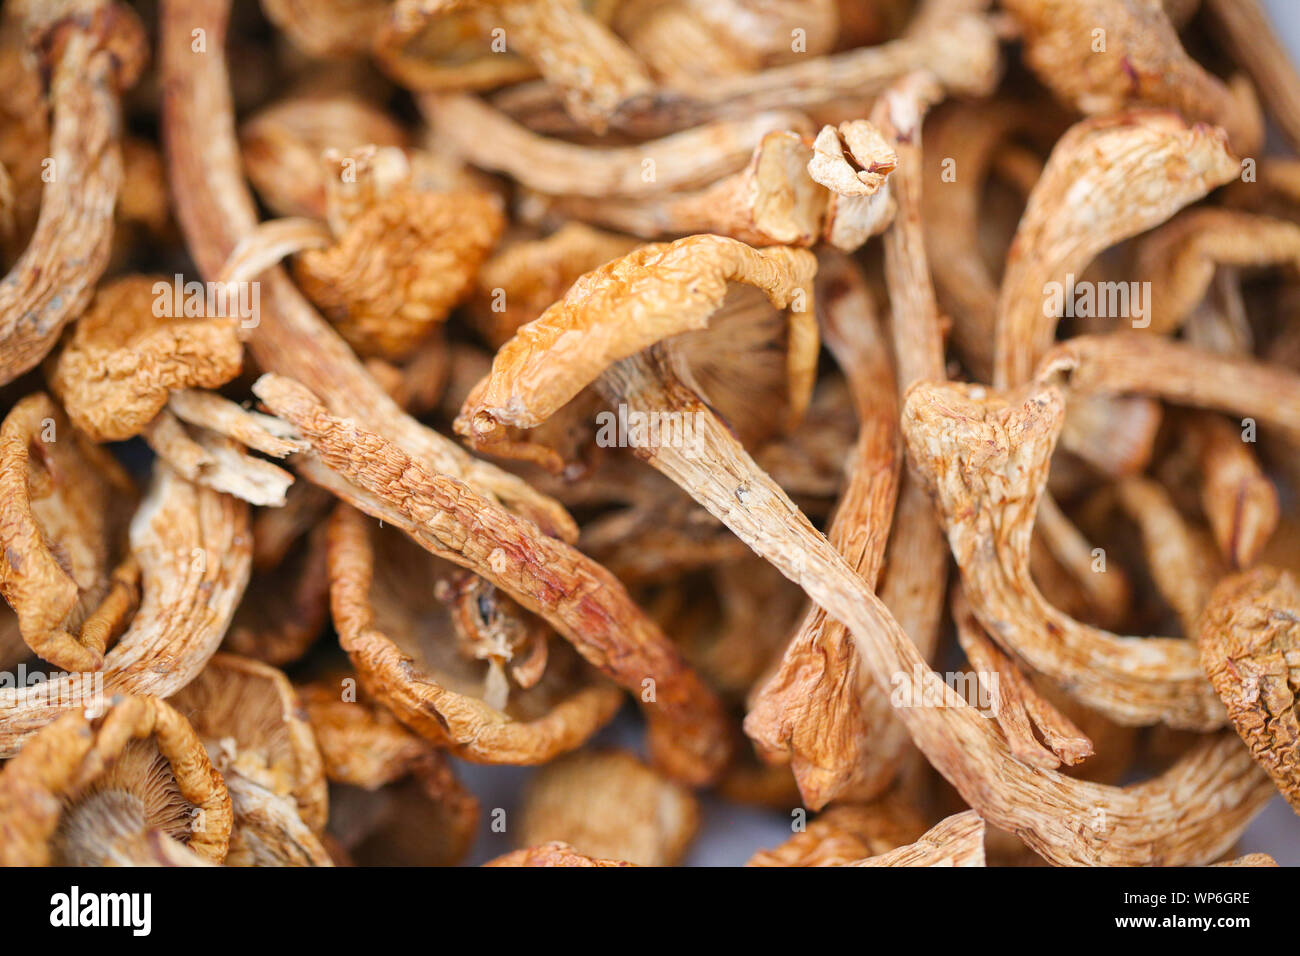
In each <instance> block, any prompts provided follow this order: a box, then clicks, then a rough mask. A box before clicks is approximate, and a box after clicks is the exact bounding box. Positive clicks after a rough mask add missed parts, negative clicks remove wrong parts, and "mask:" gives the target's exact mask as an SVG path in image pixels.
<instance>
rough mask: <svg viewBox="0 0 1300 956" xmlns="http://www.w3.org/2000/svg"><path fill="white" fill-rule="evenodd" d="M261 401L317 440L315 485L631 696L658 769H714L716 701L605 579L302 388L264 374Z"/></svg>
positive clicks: (721, 748)
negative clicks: (493, 591)
mask: <svg viewBox="0 0 1300 956" xmlns="http://www.w3.org/2000/svg"><path fill="white" fill-rule="evenodd" d="M257 393H258V397H260V398H261V399H262V400H263V401H264V402H266V403H267V405H269V406H270V407H271V409H272V411H274V412H276V413H277V414H278V415H280V416H281V417H283V418H285V419H286V420H288V421H289V422H291V423H292V424H293V425H294V427H295V428H296V429H297V430H298V431H299V433H301V434H302V436H303V437H304V438H305V439H307V440H308V441H310V442H311V443H312V446H313V449H314V452H315V454H316V455H317V456H319V457H318V458H316V459H314V460H313V459H307V458H305V456H304V458H303V459H302V460H300V461H299V463H298V467H299V469H300V470H301V471H303V472H304V473H305V474H306V475H307V477H308V478H309V479H310V480H312V481H313V482H316V483H317V484H322V485H324V486H325V487H327V488H329V489H330V490H331V491H333V492H334V493H335V494H337V495H340V496H341V497H342V498H343V499H344V500H345V501H348V502H350V503H351V504H353V505H355V506H356V507H358V508H360V509H362V510H364V511H366V512H367V513H368V514H372V515H374V516H376V517H379V518H381V519H382V520H383V521H385V522H388V523H390V524H394V525H396V526H397V527H398V528H401V529H402V530H403V531H405V532H406V533H407V534H409V535H411V536H412V537H413V539H414V540H415V541H417V542H418V543H419V544H420V545H421V547H423V548H425V549H426V550H427V551H429V552H430V553H432V554H433V555H435V556H437V557H440V558H443V559H444V560H447V561H451V562H452V563H454V564H458V565H460V566H462V567H466V568H469V569H470V570H472V571H474V572H475V573H476V574H478V575H479V576H481V577H483V578H484V579H486V580H487V581H489V582H490V583H492V584H493V585H495V586H496V587H498V588H500V589H501V590H502V591H503V592H504V593H506V594H507V595H509V596H510V597H511V598H513V599H514V600H515V601H517V602H518V603H519V604H520V605H521V606H522V607H523V608H525V609H526V610H528V611H530V612H532V613H534V614H537V615H538V616H540V617H542V618H544V619H545V620H546V621H547V622H548V623H549V624H550V625H551V626H552V627H553V628H555V630H556V631H558V632H559V634H560V635H561V636H563V637H564V638H566V639H567V640H569V641H570V642H571V643H572V644H573V645H574V647H575V648H577V650H578V651H579V653H581V654H582V656H583V657H584V658H585V659H586V660H587V661H588V662H590V663H591V664H593V665H595V666H596V667H597V668H598V669H600V670H601V671H602V672H604V673H606V674H608V675H609V676H610V677H612V678H614V679H615V680H616V681H617V682H618V683H620V684H621V685H622V686H624V687H626V688H627V689H629V690H632V691H633V692H634V693H636V694H638V695H639V696H640V698H641V700H642V706H643V708H644V712H645V714H646V718H647V720H648V722H649V724H650V743H651V751H652V754H653V756H654V758H655V761H656V763H657V764H659V765H660V766H661V767H663V768H664V769H667V770H668V771H669V772H670V773H671V774H672V775H673V776H674V777H677V778H679V779H686V780H690V781H702V780H708V779H710V778H712V777H713V776H715V775H716V774H717V773H718V772H720V771H721V769H722V766H723V764H725V763H726V758H727V750H728V741H727V739H726V732H725V729H724V725H723V723H722V713H721V707H720V705H719V703H718V701H717V699H716V698H715V697H714V696H713V694H712V693H711V692H710V691H709V690H708V689H707V688H706V687H705V686H704V685H703V684H702V683H701V682H700V680H699V678H698V677H697V676H696V675H695V674H694V673H693V672H692V671H691V670H690V669H689V668H688V667H686V666H685V664H684V663H683V661H682V660H681V658H680V656H679V654H678V653H677V651H676V650H675V649H674V648H673V647H672V646H671V644H669V642H668V640H667V638H665V637H664V635H663V634H662V633H661V632H660V631H659V630H658V629H657V628H656V627H655V626H654V625H653V624H652V623H651V622H650V621H649V620H648V619H647V618H646V617H645V615H644V614H643V613H642V612H641V611H640V610H639V609H638V608H637V607H636V606H635V605H634V604H633V603H632V601H631V599H630V598H629V597H628V595H627V592H626V591H625V590H624V589H623V587H622V585H620V584H619V583H618V581H617V580H616V579H615V578H614V577H613V576H612V575H611V574H609V572H608V571H606V570H605V569H604V568H601V567H600V566H599V565H596V564H595V563H593V562H591V561H590V560H588V559H586V558H585V557H583V556H582V555H581V554H579V553H578V552H576V551H574V550H573V549H572V548H570V547H569V546H568V545H566V544H564V543H563V542H562V541H559V540H558V539H555V538H549V537H546V536H545V535H542V534H541V533H540V532H539V530H538V528H537V527H536V525H533V524H532V523H531V522H527V521H524V520H522V519H519V518H516V517H514V516H512V515H510V514H509V513H507V512H505V511H504V510H501V509H495V508H493V507H492V505H491V504H490V503H489V502H488V501H487V500H486V499H484V498H483V497H482V496H481V495H479V494H477V493H476V492H475V491H474V490H473V489H471V488H469V487H468V486H466V485H464V484H463V483H461V482H458V481H456V480H455V479H454V478H450V477H449V476H445V475H438V474H434V473H432V472H430V471H428V470H427V469H426V468H424V467H423V466H422V465H420V464H419V463H418V462H415V461H414V460H412V459H411V458H410V457H409V456H408V455H406V454H405V453H404V452H402V451H401V450H400V449H399V448H397V447H396V446H394V445H392V444H391V443H389V442H387V441H385V440H384V439H382V438H380V437H379V436H377V435H374V434H373V433H369V432H364V431H362V430H361V429H359V428H357V427H355V426H353V425H348V424H347V423H345V422H342V421H340V420H339V419H336V418H333V417H332V416H330V415H329V414H328V412H326V410H325V409H324V407H323V406H322V405H321V404H320V403H319V402H318V401H316V400H315V399H314V398H313V397H312V396H311V395H310V393H308V392H307V391H306V390H305V389H303V388H302V387H301V386H298V385H295V384H294V383H292V382H288V381H286V380H283V379H275V378H274V377H270V378H267V377H264V378H263V379H262V380H261V382H259V384H258V386H257ZM362 568H364V566H362ZM359 580H361V579H358V581H359ZM362 600H364V599H363V598H362V597H361V596H360V595H358V603H360V601H362ZM336 614H337V611H336ZM364 621H365V618H364V617H359V618H357V619H356V622H357V624H358V625H361V626H364ZM347 626H348V622H346V621H344V622H341V623H340V627H341V629H343V628H346V627H347ZM384 657H385V659H388V660H392V661H393V664H394V665H396V662H397V660H398V659H399V657H400V655H399V654H398V653H397V652H396V650H385V651H384ZM359 669H360V668H359Z"/></svg>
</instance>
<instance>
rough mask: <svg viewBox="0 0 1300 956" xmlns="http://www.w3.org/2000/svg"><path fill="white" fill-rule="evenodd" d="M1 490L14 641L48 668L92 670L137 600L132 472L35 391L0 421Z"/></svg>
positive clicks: (0, 563)
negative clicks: (130, 537) (130, 528)
mask: <svg viewBox="0 0 1300 956" xmlns="http://www.w3.org/2000/svg"><path fill="white" fill-rule="evenodd" d="M0 496H2V497H0V545H2V546H3V551H2V552H0V593H3V595H4V598H5V600H6V601H8V602H9V606H10V607H12V608H13V609H14V612H15V613H16V614H17V616H18V628H19V630H20V632H21V634H22V639H23V641H24V642H26V644H27V646H28V647H29V648H30V649H31V651H32V652H33V653H35V654H36V655H38V656H39V657H41V658H42V659H44V660H46V661H48V662H49V663H50V664H53V665H54V666H55V667H58V668H62V669H64V670H68V671H96V670H99V669H100V668H101V667H103V666H104V654H105V653H106V652H107V650H108V648H109V645H110V644H111V643H112V642H113V641H114V640H116V639H117V638H118V637H119V635H121V633H122V632H123V631H124V630H125V629H126V626H127V625H128V623H129V622H130V620H131V615H132V614H133V613H134V612H135V610H136V607H137V605H138V603H139V600H140V567H139V565H138V563H137V562H136V560H135V559H134V558H133V556H132V555H130V554H129V553H128V549H127V547H126V526H127V522H128V521H129V520H130V519H129V516H130V511H131V508H132V505H133V500H134V498H135V489H134V486H133V485H132V483H131V479H130V478H129V477H128V476H127V474H126V472H125V471H123V469H122V467H121V466H120V465H118V463H117V462H116V461H115V460H114V459H113V458H112V457H111V456H109V455H108V454H107V453H105V452H104V451H103V450H101V449H100V448H98V447H96V446H95V445H93V444H91V443H90V442H89V441H87V440H86V438H85V436H83V435H81V434H79V433H78V432H77V431H76V430H75V429H73V427H72V425H71V424H70V423H69V422H68V419H67V418H66V416H64V414H63V412H62V411H61V410H60V409H59V407H58V406H57V405H55V404H54V402H53V401H51V400H50V398H49V396H47V395H45V394H44V393H43V392H37V393H36V394H33V395H29V396H28V397H27V398H24V399H22V400H21V401H19V402H18V404H17V405H15V406H14V407H13V409H12V410H11V411H10V412H9V414H8V415H7V416H6V417H5V420H4V423H3V425H0Z"/></svg>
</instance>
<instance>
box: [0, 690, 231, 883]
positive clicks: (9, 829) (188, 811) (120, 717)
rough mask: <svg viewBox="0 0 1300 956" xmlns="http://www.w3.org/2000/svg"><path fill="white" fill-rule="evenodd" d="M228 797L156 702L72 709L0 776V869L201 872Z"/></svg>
mask: <svg viewBox="0 0 1300 956" xmlns="http://www.w3.org/2000/svg"><path fill="white" fill-rule="evenodd" d="M230 827H231V810H230V796H229V794H228V793H227V792H226V786H225V784H224V783H223V782H222V780H221V775H220V774H219V773H217V771H216V770H215V769H214V768H213V766H212V764H211V762H210V761H209V760H208V755H207V753H205V752H204V749H203V744H202V743H200V742H199V738H198V736H197V735H196V734H195V733H194V729H193V728H192V727H191V726H190V725H189V723H188V722H187V721H186V720H185V718H184V717H182V716H181V715H180V714H178V713H177V712H176V711H175V710H173V709H172V708H171V707H169V706H168V705H167V704H165V703H164V702H163V701H161V700H159V699H158V698H156V697H127V698H125V699H122V700H120V701H117V702H115V703H113V704H112V706H110V707H109V708H108V710H107V711H106V712H104V713H103V714H102V715H99V716H94V717H91V716H88V715H87V712H85V711H82V710H73V711H69V712H68V713H66V714H64V715H63V716H62V717H61V718H59V719H58V720H57V721H55V722H54V723H52V724H51V725H50V726H48V727H46V728H45V729H44V730H42V731H41V732H40V733H39V734H37V735H36V736H35V737H33V738H32V739H31V740H30V741H29V742H28V743H27V745H26V746H25V747H24V748H23V750H22V752H21V753H19V754H18V756H16V757H15V758H14V759H12V760H10V761H9V762H8V763H6V764H5V765H4V769H3V770H0V865H4V866H203V865H205V864H212V863H221V862H222V861H223V860H224V859H225V857H226V850H227V846H228V844H229V841H230Z"/></svg>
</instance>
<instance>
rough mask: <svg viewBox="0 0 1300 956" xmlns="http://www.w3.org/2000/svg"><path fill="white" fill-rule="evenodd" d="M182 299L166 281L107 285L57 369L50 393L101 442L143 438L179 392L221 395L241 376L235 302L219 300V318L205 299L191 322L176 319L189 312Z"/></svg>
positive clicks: (135, 279) (138, 278)
mask: <svg viewBox="0 0 1300 956" xmlns="http://www.w3.org/2000/svg"><path fill="white" fill-rule="evenodd" d="M200 288H201V287H200ZM175 293H176V290H175V289H174V287H173V283H172V280H171V279H167V278H165V277H162V276H144V275H135V276H124V277H122V278H119V279H114V280H112V281H111V282H107V283H105V284H104V285H103V286H101V287H100V288H99V289H98V290H97V291H96V293H95V297H94V298H93V299H92V300H91V302H90V304H89V306H87V308H86V311H85V314H84V315H82V316H81V318H80V319H78V320H77V324H76V325H75V326H74V327H73V330H72V334H71V335H70V336H69V337H68V340H67V343H66V344H65V345H64V346H63V347H62V348H61V349H60V351H59V353H58V355H57V356H55V358H54V360H53V361H52V362H51V367H50V372H49V382H50V388H51V389H52V390H53V392H54V394H55V395H56V396H58V399H59V401H60V402H62V403H63V406H64V408H65V409H67V412H68V416H69V417H70V418H71V419H72V421H73V423H74V424H75V425H76V426H77V427H78V428H79V429H81V430H82V431H83V432H85V433H86V434H87V435H89V436H90V437H91V438H93V439H94V440H95V441H121V440H122V439H125V438H130V437H131V436H133V435H138V434H140V432H141V431H142V430H143V429H144V427H145V426H146V425H148V424H149V422H150V421H152V420H153V418H154V416H156V415H157V414H158V413H159V412H160V411H162V410H163V407H164V406H165V405H166V404H167V398H168V396H169V395H170V393H171V392H173V391H176V390H179V389H187V388H216V387H217V386H219V385H224V384H225V383H226V382H228V381H230V380H231V379H232V378H234V377H235V376H236V375H238V374H239V371H240V368H241V367H242V364H243V352H244V350H243V346H242V345H241V344H240V341H239V326H240V318H239V316H238V314H237V307H236V304H235V302H234V299H233V296H232V297H231V301H229V302H227V301H226V298H227V297H226V296H216V297H214V301H215V302H216V303H217V304H218V305H219V306H220V308H219V314H217V315H210V314H208V313H207V307H206V299H207V295H206V293H204V294H202V295H200V297H199V300H198V302H195V303H193V304H194V306H195V311H196V312H197V314H195V315H188V314H184V313H182V314H175V312H174V309H175V307H176V306H177V305H180V306H181V307H182V309H183V310H184V311H185V312H188V311H189V310H188V305H189V303H188V302H187V299H188V298H189V296H186V297H185V298H181V297H179V296H177V295H176V294H175ZM178 299H179V300H180V301H176V300H178ZM199 303H204V304H199Z"/></svg>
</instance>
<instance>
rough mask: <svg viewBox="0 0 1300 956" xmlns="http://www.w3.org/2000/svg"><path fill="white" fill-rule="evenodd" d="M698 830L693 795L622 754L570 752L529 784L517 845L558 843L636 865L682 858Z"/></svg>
mask: <svg viewBox="0 0 1300 956" xmlns="http://www.w3.org/2000/svg"><path fill="white" fill-rule="evenodd" d="M698 827H699V807H698V805H697V804H696V801H695V797H694V796H693V795H692V794H691V792H690V791H689V790H687V789H686V788H685V787H683V786H681V785H680V784H677V783H674V782H672V781H671V780H668V779H667V778H665V777H663V776H661V775H660V774H659V773H657V772H656V771H654V770H652V769H651V768H650V767H647V766H646V765H645V764H643V763H641V761H640V760H638V759H637V758H636V757H634V756H633V755H632V754H630V753H626V752H623V751H598V752H592V751H587V752H583V753H574V754H569V755H568V756H565V757H563V758H561V759H559V760H556V761H554V762H552V763H549V764H547V765H546V766H545V767H543V768H542V769H541V770H540V771H538V773H537V775H536V776H534V777H533V778H532V780H531V781H530V782H529V785H528V790H527V794H526V795H525V797H524V809H523V815H522V822H521V823H520V829H519V833H518V840H519V843H520V844H522V845H523V846H524V847H530V846H535V845H537V844H542V843H551V842H560V843H566V844H569V845H571V846H572V847H573V848H574V849H576V850H577V851H578V852H579V853H582V854H584V855H586V856H591V857H597V858H606V859H614V860H626V861H627V862H629V863H636V864H639V865H642V866H672V865H674V864H676V863H678V862H680V861H681V858H682V856H683V855H684V854H685V853H686V848H687V847H688V846H689V845H690V842H691V840H692V839H693V838H694V836H695V831H696V830H697V829H698Z"/></svg>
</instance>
